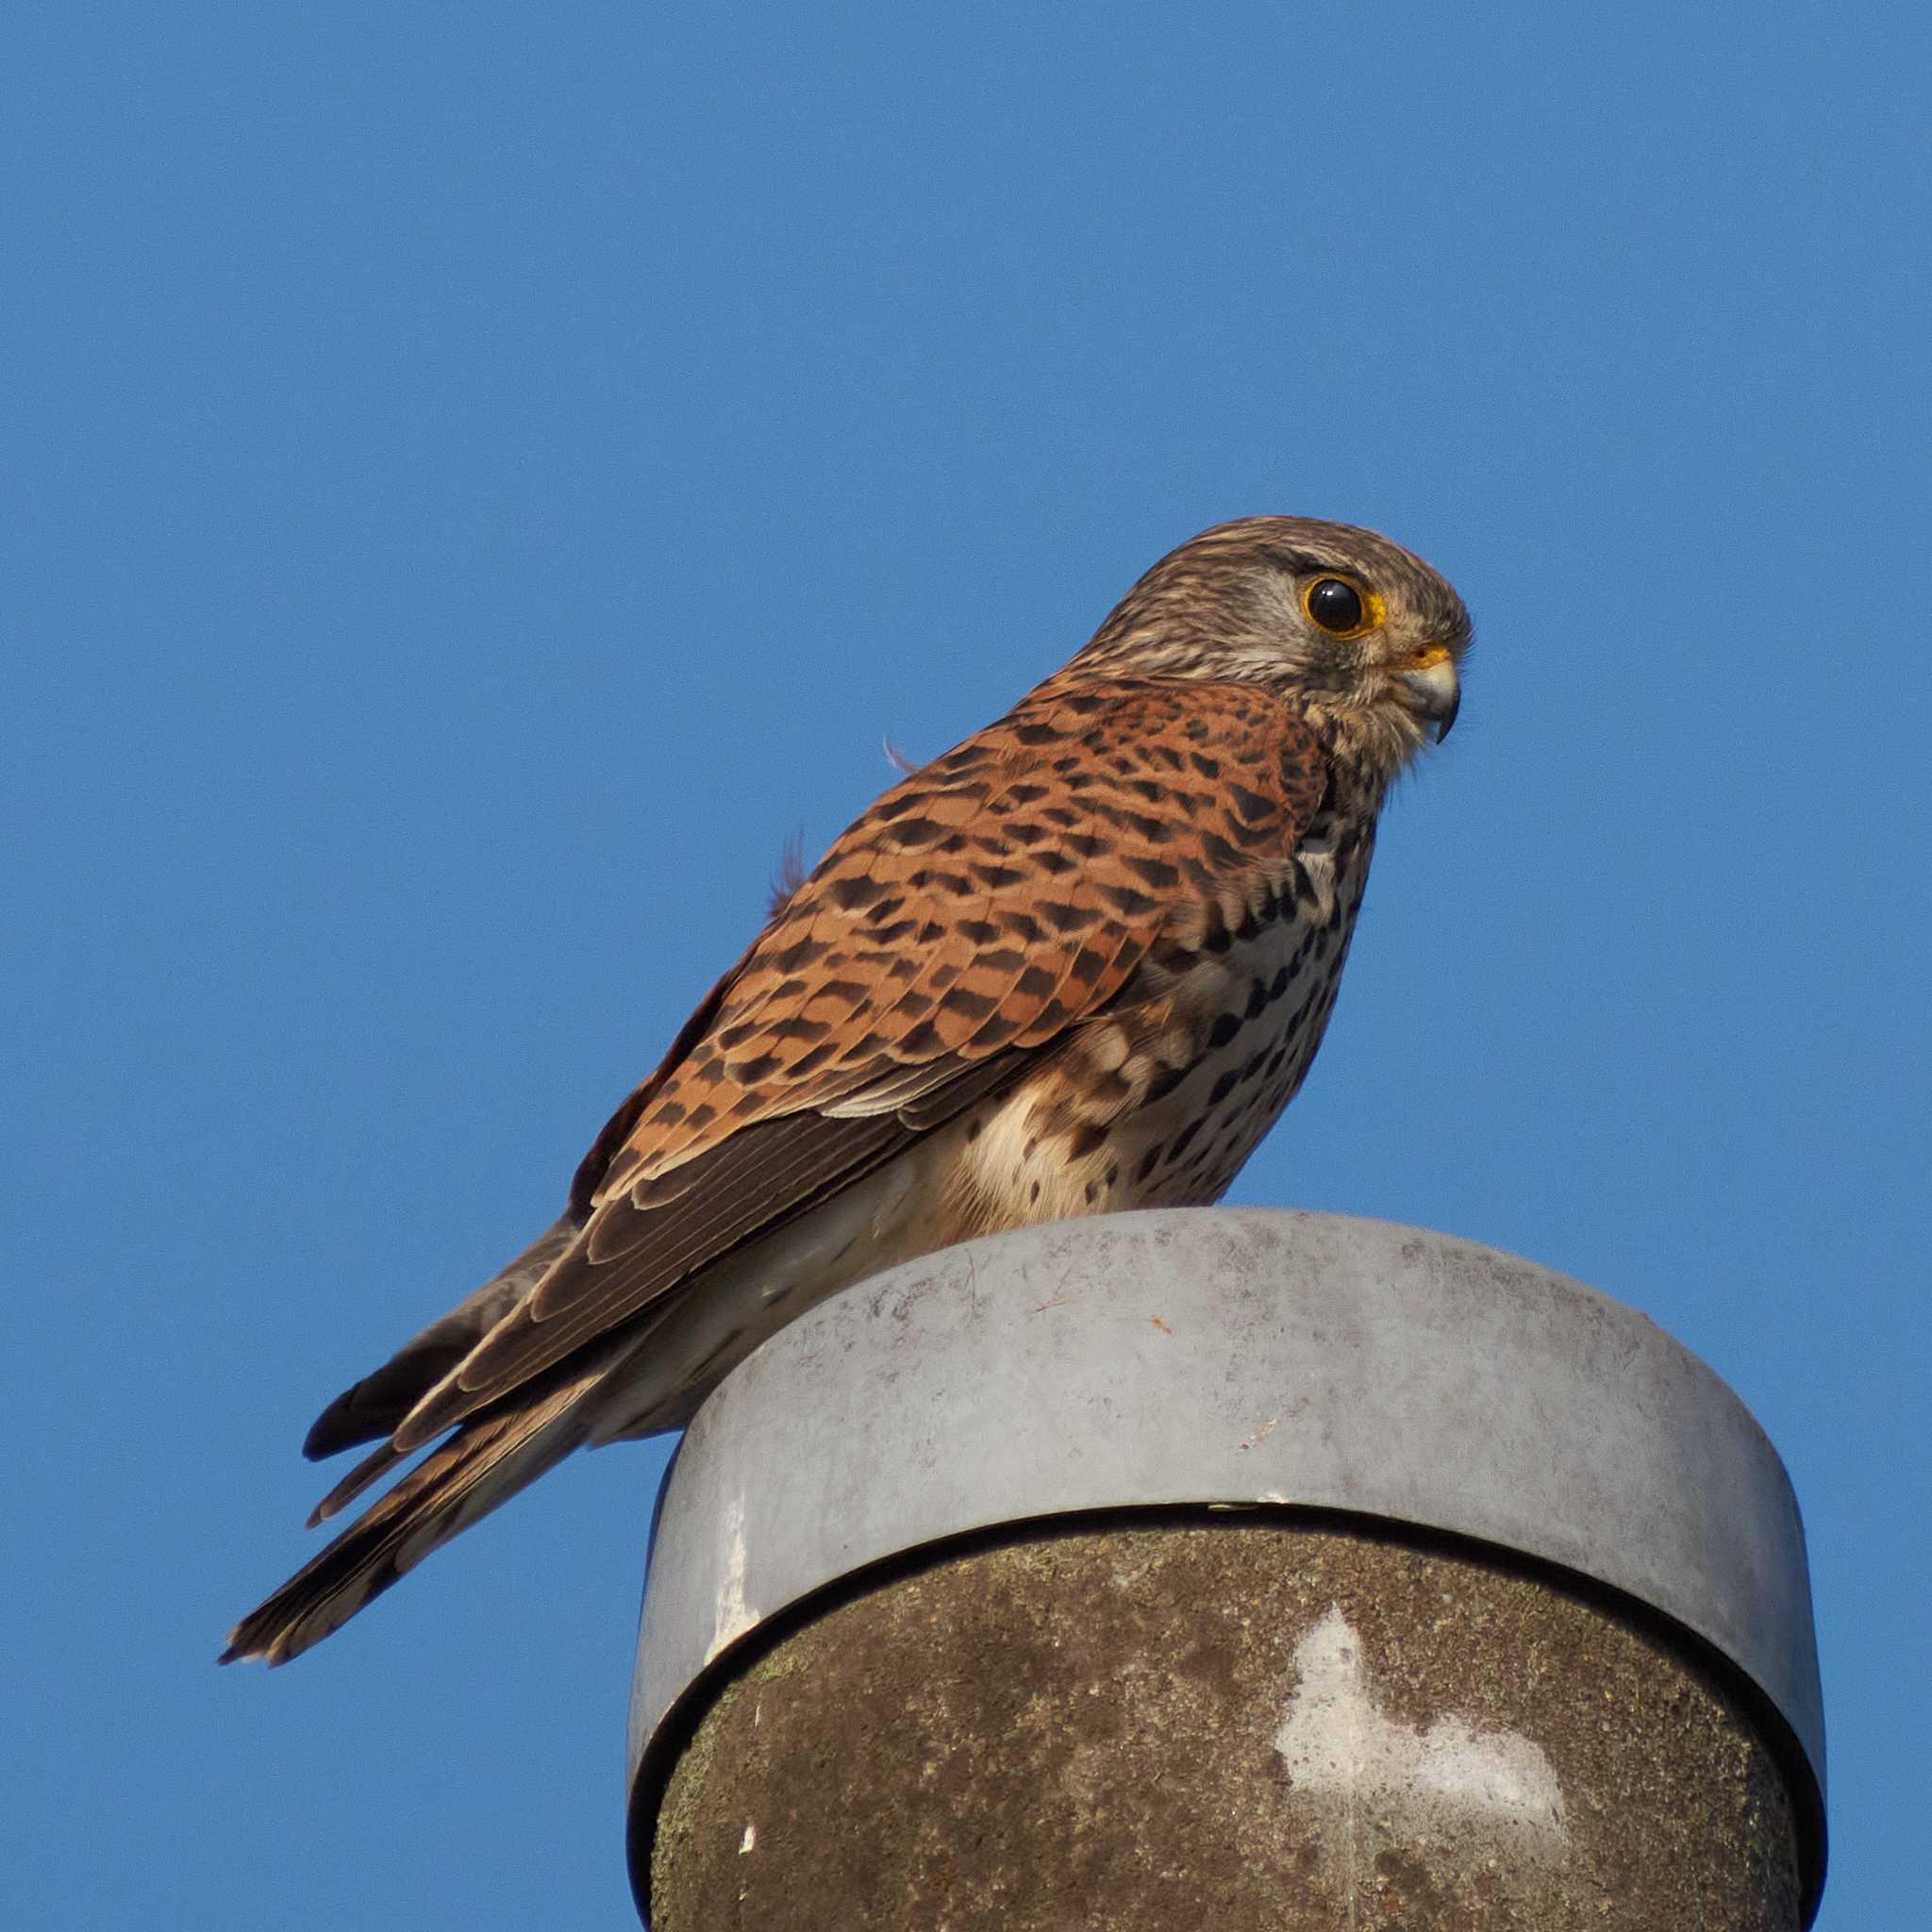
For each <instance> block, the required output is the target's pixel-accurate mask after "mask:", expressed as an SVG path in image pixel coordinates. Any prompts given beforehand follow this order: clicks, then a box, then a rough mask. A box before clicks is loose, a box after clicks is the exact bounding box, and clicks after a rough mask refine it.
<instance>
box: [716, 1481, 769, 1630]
mask: <svg viewBox="0 0 1932 1932" xmlns="http://www.w3.org/2000/svg"><path fill="white" fill-rule="evenodd" d="M749 1559H750V1557H749V1552H748V1551H747V1550H746V1548H745V1541H744V1498H743V1497H742V1496H734V1497H733V1498H732V1499H731V1502H730V1505H729V1507H727V1508H726V1509H725V1511H724V1581H723V1582H722V1583H720V1584H719V1586H718V1603H717V1607H716V1610H715V1611H714V1613H713V1615H712V1619H711V1642H710V1647H709V1648H708V1650H707V1651H706V1652H705V1661H706V1662H707V1663H709V1662H710V1660H711V1659H712V1658H713V1657H716V1656H717V1655H718V1653H719V1652H720V1651H721V1650H723V1649H724V1646H725V1645H726V1644H727V1643H729V1642H731V1641H732V1640H733V1639H734V1638H739V1637H742V1636H743V1635H744V1633H745V1632H746V1631H747V1630H749V1629H750V1628H751V1627H752V1626H753V1625H754V1624H756V1623H757V1622H758V1612H757V1611H756V1610H755V1609H753V1608H752V1607H751V1605H750V1604H749V1603H747V1602H746V1601H745V1595H744V1575H745V1569H746V1566H747V1563H748V1562H749Z"/></svg>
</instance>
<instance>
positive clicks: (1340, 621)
mask: <svg viewBox="0 0 1932 1932" xmlns="http://www.w3.org/2000/svg"><path fill="white" fill-rule="evenodd" d="M1302 608H1303V609H1304V610H1306V611H1307V613H1308V615H1309V616H1310V617H1311V618H1313V619H1314V621H1315V622H1316V623H1317V624H1319V625H1321V626H1322V628H1323V629H1324V630H1325V631H1326V632H1328V634H1329V635H1330V636H1331V637H1338V638H1348V637H1353V636H1355V634H1356V633H1357V631H1360V630H1366V629H1367V628H1368V625H1367V612H1366V611H1364V609H1363V608H1362V593H1361V592H1360V591H1357V589H1356V587H1355V586H1354V585H1353V584H1351V583H1347V582H1345V581H1344V580H1343V579H1342V578H1341V577H1317V578H1316V579H1315V581H1314V582H1313V583H1312V584H1310V585H1309V586H1308V588H1307V590H1306V591H1303V592H1302Z"/></svg>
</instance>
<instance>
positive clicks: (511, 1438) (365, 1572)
mask: <svg viewBox="0 0 1932 1932" xmlns="http://www.w3.org/2000/svg"><path fill="white" fill-rule="evenodd" d="M605 1366H606V1364H605V1363H603V1362H602V1361H600V1362H598V1363H597V1364H596V1366H595V1367H593V1368H591V1369H588V1370H586V1371H585V1372H583V1373H581V1374H576V1375H574V1376H571V1377H569V1378H568V1379H566V1380H563V1381H561V1382H560V1383H559V1384H558V1386H557V1387H556V1388H554V1389H552V1390H550V1391H548V1392H547V1393H545V1394H543V1395H542V1396H541V1397H540V1398H538V1399H536V1400H534V1401H531V1402H529V1403H528V1404H527V1406H523V1405H520V1406H519V1407H516V1408H514V1409H509V1410H503V1411H499V1412H497V1413H495V1414H491V1413H488V1412H486V1413H484V1414H482V1415H479V1416H477V1417H475V1419H474V1420H472V1421H470V1422H467V1423H465V1424H463V1425H462V1426H461V1427H460V1428H458V1431H457V1432H456V1434H455V1435H454V1436H452V1437H451V1438H450V1439H449V1441H446V1442H444V1443H443V1444H442V1445H441V1447H440V1448H438V1449H436V1450H434V1451H432V1452H431V1453H430V1455H429V1456H428V1457H426V1458H425V1460H424V1461H423V1462H422V1463H421V1464H419V1465H418V1466H417V1467H416V1468H415V1469H414V1470H412V1471H411V1472H410V1473H409V1474H408V1475H407V1476H405V1477H404V1478H403V1480H402V1481H401V1482H399V1483H398V1484H397V1485H396V1486H395V1488H394V1489H392V1490H391V1491H390V1492H389V1493H388V1494H387V1495H386V1496H384V1497H383V1498H382V1499H381V1501H379V1502H378V1503H376V1504H375V1505H374V1506H373V1507H371V1508H369V1509H368V1510H367V1511H366V1512H365V1513H364V1514H363V1515H361V1516H359V1517H358V1518H357V1520H356V1521H355V1522H354V1523H352V1524H350V1525H349V1527H348V1528H347V1529H345V1530H344V1531H343V1532H342V1533H341V1535H340V1536H339V1537H337V1538H336V1540H335V1541H333V1542H332V1543H330V1544H329V1545H328V1547H327V1548H326V1549H325V1550H324V1551H323V1552H322V1553H321V1554H320V1555H319V1556H317V1557H315V1558H314V1559H313V1560H312V1561H310V1562H308V1563H306V1564H304V1565H303V1567H302V1568H301V1569H300V1570H298V1571H297V1572H296V1573H295V1574H294V1575H293V1576H291V1577H290V1579H289V1580H288V1582H286V1583H285V1584H283V1585H282V1587H281V1588H280V1589H279V1590H278V1591H275V1594H274V1595H273V1596H271V1597H270V1598H269V1599H268V1600H267V1601H266V1602H265V1603H263V1604H261V1605H260V1606H259V1607H258V1608H256V1609H253V1610H251V1611H250V1612H249V1613H248V1615H247V1616H245V1617H243V1618H242V1621H241V1622H240V1623H239V1624H236V1625H235V1627H234V1629H233V1630H231V1631H230V1632H229V1633H228V1647H227V1649H226V1650H225V1651H224V1652H223V1653H222V1656H221V1661H222V1662H223V1663H225V1664H230V1663H236V1662H238V1661H240V1660H241V1659H242V1658H243V1657H261V1658H263V1659H265V1660H266V1661H267V1662H269V1663H271V1664H284V1663H287V1662H288V1661H289V1659H290V1658H291V1657H299V1656H300V1655H301V1654H302V1653H303V1652H304V1651H305V1650H307V1649H308V1648H309V1646H310V1645H311V1644H316V1643H320V1642H321V1641H322V1640H323V1639H324V1638H325V1637H326V1636H327V1635H328V1634H329V1633H330V1632H331V1631H332V1630H337V1629H340V1628H341V1625H342V1624H345V1623H347V1622H348V1620H349V1619H350V1618H351V1617H353V1616H354V1615H355V1614H356V1612H357V1611H358V1610H359V1609H360V1608H361V1607H363V1605H364V1604H367V1603H369V1602H371V1601H373V1600H374V1599H375V1598H376V1597H378V1596H380V1595H381V1594H382V1592H383V1591H386V1590H387V1589H388V1588H389V1587H390V1585H391V1584H392V1583H393V1582H395V1580H396V1579H397V1578H398V1577H399V1576H401V1575H402V1574H404V1573H405V1572H406V1571H408V1570H410V1569H413V1568H414V1567H415V1565H416V1564H418V1563H419V1562H421V1561H422V1559H423V1558H424V1557H426V1556H427V1555H428V1554H429V1553H430V1551H431V1550H434V1549H437V1548H439V1547H440V1546H441V1545H442V1544H443V1543H446V1542H447V1541H449V1540H450V1538H451V1537H453V1536H455V1535H457V1534H458V1532H459V1531H461V1530H465V1529H467V1528H469V1526H470V1525H471V1524H473V1523H475V1522H476V1521H477V1520H478V1519H479V1518H481V1517H484V1516H487V1515H488V1514H489V1513H490V1511H491V1510H492V1509H494V1508H495V1507H496V1506H497V1505H498V1504H499V1503H502V1502H506V1501H507V1500H508V1498H509V1497H511V1496H513V1495H514V1494H515V1493H516V1492H517V1491H519V1490H521V1489H522V1488H523V1487H524V1486H525V1484H526V1483H532V1482H535V1481H536V1479H537V1478H538V1477H539V1476H540V1475H541V1474H543V1472H544V1471H545V1470H547V1469H549V1468H551V1467H552V1465H554V1464H555V1463H558V1462H560V1461H561V1460H562V1459H563V1458H564V1457H566V1456H568V1455H569V1454H570V1453H571V1451H572V1450H573V1449H575V1448H576V1447H577V1445H578V1444H579V1443H580V1442H582V1441H583V1440H584V1438H585V1435H586V1434H587V1431H588V1424H587V1423H586V1420H585V1418H584V1417H583V1416H582V1415H581V1414H580V1413H578V1412H577V1406H578V1404H579V1402H580V1401H581V1399H582V1397H583V1396H584V1395H586V1394H587V1393H588V1392H589V1391H590V1390H591V1388H592V1387H594V1386H595V1384H596V1383H597V1382H599V1381H601V1380H602V1379H603V1374H604V1370H605ZM372 1459H374V1458H372Z"/></svg>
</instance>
